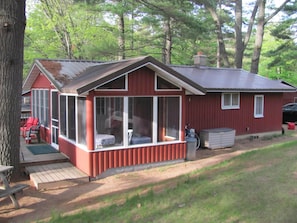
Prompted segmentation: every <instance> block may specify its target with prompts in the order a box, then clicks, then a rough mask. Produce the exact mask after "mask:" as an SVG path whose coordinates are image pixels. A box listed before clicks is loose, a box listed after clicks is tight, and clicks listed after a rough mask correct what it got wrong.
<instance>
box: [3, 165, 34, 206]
mask: <svg viewBox="0 0 297 223" xmlns="http://www.w3.org/2000/svg"><path fill="white" fill-rule="evenodd" d="M12 169H13V166H3V165H0V180H1V181H2V185H1V186H0V198H2V197H10V200H11V201H12V203H13V205H14V207H15V208H19V207H20V205H19V202H18V201H17V198H16V193H18V192H21V191H23V189H25V188H27V187H29V185H27V184H16V185H13V186H10V184H9V182H8V180H7V172H8V171H10V170H12Z"/></svg>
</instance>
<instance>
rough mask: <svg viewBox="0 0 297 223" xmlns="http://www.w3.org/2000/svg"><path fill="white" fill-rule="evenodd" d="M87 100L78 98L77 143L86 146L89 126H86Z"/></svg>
mask: <svg viewBox="0 0 297 223" xmlns="http://www.w3.org/2000/svg"><path fill="white" fill-rule="evenodd" d="M86 114H87V111H86V98H82V97H78V98H77V142H78V143H80V144H83V145H86V144H87V142H86V138H87V124H86V119H87V117H86Z"/></svg>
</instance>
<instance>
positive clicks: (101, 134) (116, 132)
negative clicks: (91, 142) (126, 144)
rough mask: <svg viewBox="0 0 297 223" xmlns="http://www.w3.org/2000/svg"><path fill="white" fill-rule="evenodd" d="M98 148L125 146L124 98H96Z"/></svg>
mask: <svg viewBox="0 0 297 223" xmlns="http://www.w3.org/2000/svg"><path fill="white" fill-rule="evenodd" d="M95 138H96V145H95V146H96V148H97V149H98V148H103V147H109V146H119V145H123V98H122V97H111V98H104V97H102V98H96V136H95Z"/></svg>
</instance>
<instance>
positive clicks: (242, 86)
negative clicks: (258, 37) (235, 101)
mask: <svg viewBox="0 0 297 223" xmlns="http://www.w3.org/2000/svg"><path fill="white" fill-rule="evenodd" d="M170 67H171V68H172V69H174V70H175V71H177V72H179V73H181V74H182V75H183V76H185V77H187V78H189V79H191V80H193V81H194V82H196V83H199V85H201V87H203V88H204V89H206V91H207V92H227V91H229V92H230V91H237V92H239V91H240V92H284V91H294V90H295V88H294V87H292V86H289V85H286V84H283V83H281V82H280V81H277V80H271V79H269V78H266V77H263V76H260V75H258V74H253V73H249V72H247V71H245V70H242V69H232V68H210V67H197V66H174V65H172V66H170Z"/></svg>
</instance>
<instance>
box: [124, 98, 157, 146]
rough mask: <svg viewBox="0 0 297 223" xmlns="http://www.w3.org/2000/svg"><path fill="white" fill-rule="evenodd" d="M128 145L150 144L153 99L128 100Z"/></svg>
mask: <svg viewBox="0 0 297 223" xmlns="http://www.w3.org/2000/svg"><path fill="white" fill-rule="evenodd" d="M128 116H129V118H130V119H129V125H128V128H129V130H128V134H129V139H128V140H129V144H130V145H135V144H143V143H151V142H152V124H153V98H152V97H130V98H129V110H128Z"/></svg>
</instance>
